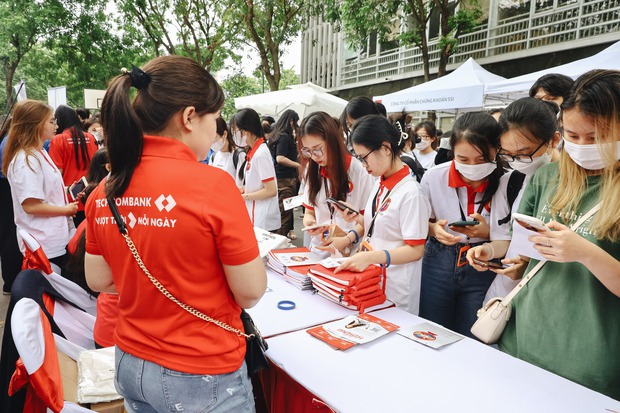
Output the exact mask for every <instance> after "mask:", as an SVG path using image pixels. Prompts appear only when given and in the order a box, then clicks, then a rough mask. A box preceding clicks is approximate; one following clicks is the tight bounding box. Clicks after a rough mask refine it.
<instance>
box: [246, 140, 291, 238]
mask: <svg viewBox="0 0 620 413" xmlns="http://www.w3.org/2000/svg"><path fill="white" fill-rule="evenodd" d="M274 179H276V170H275V168H274V166H273V158H272V157H271V153H270V152H269V149H268V148H267V145H265V142H264V141H263V140H262V139H261V140H260V141H257V142H256V144H255V145H254V147H253V148H252V149H251V150H250V152H249V153H248V155H247V163H246V164H245V193H246V194H251V193H252V192H256V191H259V190H261V189H262V188H264V187H265V185H264V183H265V182H269V181H273V180H274ZM245 206H246V208H247V209H248V214H250V219H251V220H252V224H254V226H255V227H259V228H262V229H264V230H266V231H273V230H276V229H279V228H280V226H281V225H282V224H281V221H280V207H279V206H278V194H277V192H276V194H275V196H272V197H271V198H267V199H262V200H260V201H245Z"/></svg>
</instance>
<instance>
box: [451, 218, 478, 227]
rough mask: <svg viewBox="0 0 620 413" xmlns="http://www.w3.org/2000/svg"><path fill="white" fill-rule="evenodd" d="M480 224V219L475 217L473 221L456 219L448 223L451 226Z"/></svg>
mask: <svg viewBox="0 0 620 413" xmlns="http://www.w3.org/2000/svg"><path fill="white" fill-rule="evenodd" d="M478 224H480V221H478V220H477V219H473V220H471V221H455V222H453V223H451V224H448V226H449V227H467V226H470V225H478Z"/></svg>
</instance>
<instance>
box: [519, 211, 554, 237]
mask: <svg viewBox="0 0 620 413" xmlns="http://www.w3.org/2000/svg"><path fill="white" fill-rule="evenodd" d="M512 219H514V220H515V221H516V222H518V223H519V224H520V225H521V226H522V227H524V228H526V229H529V230H530V231H536V232H540V233H543V232H547V231H549V228H547V226H546V225H545V223H544V222H542V221H541V220H540V219H538V218H534V217H530V216H529V215H523V214H519V213H517V212H515V213H514V214H512Z"/></svg>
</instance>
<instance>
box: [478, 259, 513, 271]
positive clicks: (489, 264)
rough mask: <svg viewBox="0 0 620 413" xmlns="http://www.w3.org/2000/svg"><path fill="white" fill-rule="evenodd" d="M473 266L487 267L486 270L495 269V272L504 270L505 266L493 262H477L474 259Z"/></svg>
mask: <svg viewBox="0 0 620 413" xmlns="http://www.w3.org/2000/svg"><path fill="white" fill-rule="evenodd" d="M473 261H474V264H478V265H479V266H481V267H488V268H495V269H497V270H503V269H504V268H506V266H504V264H499V263H497V262H494V261H481V260H477V259H475V258H474V260H473Z"/></svg>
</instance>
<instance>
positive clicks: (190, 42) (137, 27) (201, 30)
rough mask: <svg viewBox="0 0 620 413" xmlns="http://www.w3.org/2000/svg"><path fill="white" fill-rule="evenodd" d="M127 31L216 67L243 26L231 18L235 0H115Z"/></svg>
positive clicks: (160, 48)
mask: <svg viewBox="0 0 620 413" xmlns="http://www.w3.org/2000/svg"><path fill="white" fill-rule="evenodd" d="M116 5H117V6H118V7H119V8H120V10H121V12H122V14H123V16H124V21H125V30H127V32H128V33H132V34H134V35H138V36H139V37H141V38H144V39H148V43H149V44H150V45H151V47H152V48H153V52H154V53H155V54H156V55H157V56H159V55H161V54H163V53H167V54H177V55H182V56H187V57H189V58H191V59H193V60H195V61H196V62H198V63H199V64H200V65H201V66H203V67H205V68H209V69H210V70H211V71H216V70H218V69H220V68H221V67H222V66H223V65H224V61H225V60H226V58H228V57H230V58H233V59H236V60H238V56H237V55H236V54H235V53H234V50H235V48H234V47H233V46H234V45H235V44H236V43H237V39H238V34H239V30H240V27H239V25H238V24H235V23H234V22H233V21H232V20H231V19H232V15H233V10H234V7H235V3H234V1H232V0H224V1H218V0H173V1H169V0H136V1H123V0H116Z"/></svg>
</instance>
